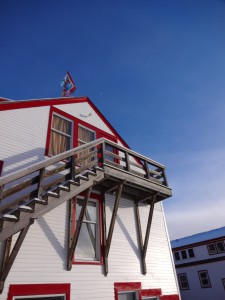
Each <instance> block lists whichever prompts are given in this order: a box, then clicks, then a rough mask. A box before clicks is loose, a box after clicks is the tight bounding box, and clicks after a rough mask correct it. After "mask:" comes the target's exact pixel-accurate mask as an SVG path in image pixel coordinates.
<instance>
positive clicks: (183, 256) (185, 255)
mask: <svg viewBox="0 0 225 300" xmlns="http://www.w3.org/2000/svg"><path fill="white" fill-rule="evenodd" d="M181 256H182V258H183V259H186V258H187V252H186V250H182V251H181Z"/></svg>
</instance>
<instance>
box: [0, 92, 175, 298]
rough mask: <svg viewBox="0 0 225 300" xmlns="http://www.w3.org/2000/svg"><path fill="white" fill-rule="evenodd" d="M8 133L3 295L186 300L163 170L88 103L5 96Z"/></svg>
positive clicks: (0, 253)
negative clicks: (179, 283) (168, 220)
mask: <svg viewBox="0 0 225 300" xmlns="http://www.w3.org/2000/svg"><path fill="white" fill-rule="evenodd" d="M0 137H1V138H0V173H1V177H0V210H1V215H0V242H1V246H0V258H1V269H0V291H1V295H0V299H4V300H19V299H20V300H25V299H26V300H31V299H35V300H70V299H71V300H86V299H93V300H95V299H96V300H101V299H102V300H113V299H118V300H122V299H124V300H125V299H127V300H137V299H138V300H141V299H163V300H177V299H179V291H178V287H177V283H176V272H175V268H174V265H173V259H172V252H171V251H170V242H169V239H168V234H167V229H166V223H165V218H164V214H163V209H162V201H163V200H164V199H166V198H168V197H170V196H171V189H170V187H169V186H168V183H167V180H166V175H165V168H164V166H163V165H161V164H159V163H157V162H155V161H153V160H152V159H150V158H148V157H145V156H143V155H141V154H139V153H136V152H134V151H132V150H131V149H129V147H128V146H127V144H126V142H125V141H124V140H123V139H122V138H121V136H120V135H119V134H118V133H117V132H116V130H115V129H114V128H113V127H112V126H111V125H110V123H109V122H108V121H107V120H106V119H105V117H104V116H103V115H102V114H101V113H100V111H99V110H98V109H97V108H96V106H95V105H94V104H93V103H92V102H91V101H90V100H89V99H88V98H87V97H83V98H72V97H63V98H57V99H38V100H26V101H12V100H7V99H1V101H0ZM137 142H138V141H137ZM149 146H150V145H149Z"/></svg>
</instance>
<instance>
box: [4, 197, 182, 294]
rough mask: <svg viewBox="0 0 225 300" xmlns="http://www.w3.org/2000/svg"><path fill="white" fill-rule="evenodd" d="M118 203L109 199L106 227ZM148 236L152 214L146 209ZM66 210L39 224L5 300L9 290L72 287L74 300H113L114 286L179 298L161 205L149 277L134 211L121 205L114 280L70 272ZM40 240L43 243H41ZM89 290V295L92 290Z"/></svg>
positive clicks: (91, 271)
mask: <svg viewBox="0 0 225 300" xmlns="http://www.w3.org/2000/svg"><path fill="white" fill-rule="evenodd" d="M113 201H114V199H113V197H112V196H107V201H106V202H107V206H106V214H107V225H108V226H109V221H110V217H111V213H112V205H113ZM140 210H141V220H142V226H143V232H144V230H145V225H146V223H147V216H148V209H147V207H146V206H142V207H141V209H140ZM67 224H68V209H67V204H62V205H61V206H60V207H57V208H55V209H54V210H53V211H51V212H49V213H48V214H46V215H45V216H44V217H41V218H40V219H38V220H37V221H36V222H35V224H34V225H32V226H31V227H30V230H29V232H28V234H27V237H26V239H25V241H24V244H23V245H22V248H21V251H20V252H19V254H18V257H17V259H16V261H15V263H14V265H13V267H12V270H11V272H10V274H9V277H8V279H7V281H6V284H5V289H4V293H3V295H2V299H6V298H7V291H8V287H9V284H12V283H13V284H28V283H67V282H69V283H71V300H77V299H89V298H91V299H94V300H95V299H96V300H97V299H102V300H103V299H104V300H106V299H108V300H113V299H114V282H126V281H128V282H129V281H130V282H132V281H135V282H141V283H142V287H143V288H162V291H163V293H164V294H173V293H177V288H176V284H175V280H174V273H173V269H172V263H171V259H170V255H169V251H168V241H167V236H166V231H165V227H164V221H163V214H162V210H161V205H160V203H158V204H156V209H155V212H154V216H153V223H152V228H151V234H150V240H149V248H148V251H147V269H148V273H147V275H146V276H144V275H142V274H141V270H140V253H139V250H138V242H137V232H136V224H135V218H134V207H133V203H132V202H131V201H128V200H126V199H122V201H121V203H120V207H119V210H118V216H117V220H116V224H115V230H114V234H113V238H112V244H111V249H110V253H109V274H108V276H107V277H105V276H104V275H103V270H102V266H98V265H97V266H95V265H73V268H72V271H70V272H69V271H66V255H67ZM37 237H38V238H37ZM87 286H88V289H87Z"/></svg>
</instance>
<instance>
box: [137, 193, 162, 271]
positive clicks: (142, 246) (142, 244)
mask: <svg viewBox="0 0 225 300" xmlns="http://www.w3.org/2000/svg"><path fill="white" fill-rule="evenodd" d="M157 196H158V193H156V194H154V195H153V197H152V201H151V203H150V209H149V215H148V223H147V228H146V233H145V240H144V242H143V237H142V230H141V220H140V213H139V207H138V202H135V216H136V222H137V230H138V240H139V245H140V251H141V262H142V273H143V275H145V274H146V273H147V267H146V261H145V258H146V253H147V249H148V242H149V235H150V229H151V224H152V218H153V212H154V206H155V202H156V199H157Z"/></svg>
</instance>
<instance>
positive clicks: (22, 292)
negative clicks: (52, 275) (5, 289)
mask: <svg viewBox="0 0 225 300" xmlns="http://www.w3.org/2000/svg"><path fill="white" fill-rule="evenodd" d="M54 294H55V295H56V294H65V295H66V300H70V283H55V284H52V283H51V284H50V283H49V284H11V285H10V286H9V293H8V298H7V300H13V297H15V296H37V295H54Z"/></svg>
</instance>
